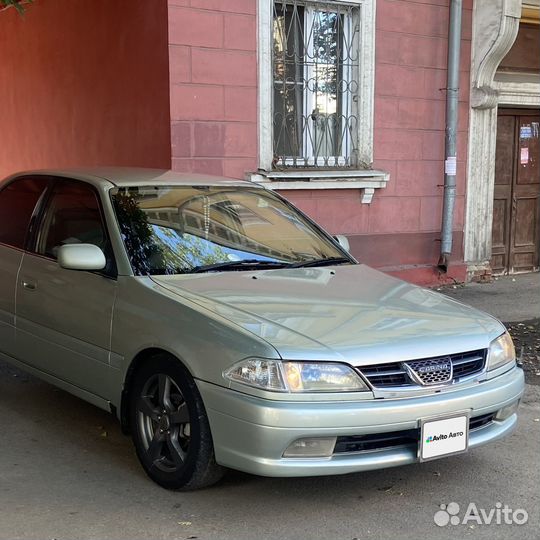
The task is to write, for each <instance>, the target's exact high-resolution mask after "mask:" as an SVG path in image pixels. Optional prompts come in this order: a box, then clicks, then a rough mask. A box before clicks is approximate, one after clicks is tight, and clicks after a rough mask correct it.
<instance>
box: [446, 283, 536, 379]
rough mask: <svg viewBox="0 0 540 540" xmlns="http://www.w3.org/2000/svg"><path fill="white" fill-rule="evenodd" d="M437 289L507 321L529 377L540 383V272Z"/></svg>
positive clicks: (526, 374)
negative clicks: (491, 281) (490, 281)
mask: <svg viewBox="0 0 540 540" xmlns="http://www.w3.org/2000/svg"><path fill="white" fill-rule="evenodd" d="M437 290H439V291H440V292H442V293H444V294H446V295H447V296H450V297H452V298H455V299H456V300H459V301H460V302H463V303H464V304H469V305H471V306H473V307H476V308H478V309H481V310H482V311H487V312H488V313H491V314H492V315H494V316H495V317H497V318H498V319H500V320H501V321H503V322H504V323H505V324H506V327H507V328H508V331H509V332H510V335H511V336H512V338H513V340H514V345H515V347H516V353H517V356H518V359H519V361H520V363H521V364H522V366H523V369H524V370H525V380H526V381H527V382H528V383H529V384H532V385H536V386H539V385H540V274H538V273H536V274H521V275H517V276H504V277H500V278H498V279H497V280H496V281H494V282H493V283H469V284H467V285H459V286H455V288H454V287H440V288H439V289H437Z"/></svg>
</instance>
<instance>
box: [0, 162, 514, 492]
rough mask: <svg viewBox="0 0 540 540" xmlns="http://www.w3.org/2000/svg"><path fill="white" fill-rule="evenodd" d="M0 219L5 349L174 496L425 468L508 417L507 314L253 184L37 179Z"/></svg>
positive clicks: (138, 175)
mask: <svg viewBox="0 0 540 540" xmlns="http://www.w3.org/2000/svg"><path fill="white" fill-rule="evenodd" d="M0 215H1V216H2V221H1V225H0V357H1V358H2V359H5V360H7V361H9V362H12V363H13V364H15V365H17V366H19V367H21V368H23V369H25V370H28V371H29V372H31V373H34V374H36V375H37V376H39V377H41V378H43V379H45V380H47V381H49V382H51V383H52V384H55V385H57V386H59V387H60V388H63V389H64V390H67V391H68V392H71V393H73V394H75V395H77V396H79V397H81V398H82V399H85V400H87V401H89V402H91V403H93V404H95V405H97V406H98V407H101V408H103V409H106V410H110V411H111V412H112V413H113V414H115V415H116V416H117V417H118V418H119V420H120V422H121V425H122V428H123V430H124V431H125V432H126V433H131V435H132V437H133V441H134V445H135V449H136V452H137V455H138V457H139V459H140V461H141V464H142V466H143V468H144V470H145V471H146V472H147V473H148V475H149V476H150V477H151V478H152V479H153V480H154V481H156V482H157V483H158V484H160V485H162V486H164V487H166V488H171V489H195V488H201V487H204V486H207V485H210V484H212V483H214V482H216V481H217V480H218V479H219V478H220V477H221V476H222V474H223V471H224V470H225V468H228V467H229V468H234V469H239V470H242V471H247V472H249V473H254V474H259V475H266V476H308V475H328V474H341V473H349V472H354V471H364V470H369V469H377V468H382V467H391V466H395V465H403V464H407V463H413V462H416V461H426V460H431V459H436V458H441V457H444V456H448V455H453V454H457V453H460V452H466V451H468V450H469V449H471V448H474V447H477V446H480V445H482V444H484V443H488V442H490V441H494V440H496V439H499V438H500V437H503V436H505V435H507V434H509V433H510V432H511V431H512V430H513V428H514V427H515V425H516V422H517V416H516V411H517V406H518V403H519V400H520V398H521V396H522V393H523V386H524V383H523V373H522V370H521V369H520V368H519V367H518V366H517V365H516V359H515V352H514V347H513V344H512V340H511V338H510V336H509V335H508V333H507V332H506V330H505V328H504V326H503V325H502V324H501V323H500V322H499V321H497V320H496V319H494V318H492V317H490V316H489V315H487V314H485V313H482V312H480V311H477V310H474V309H472V308H469V307H466V306H464V305H462V304H459V303H457V302H455V301H452V300H450V299H448V298H446V297H444V296H442V295H440V294H437V293H435V292H433V291H430V290H426V289H422V288H419V287H416V286H413V285H410V284H407V283H404V282H402V281H399V280H397V279H395V278H393V277H390V276H388V275H385V274H382V273H380V272H377V271H375V270H373V269H371V268H369V267H367V266H365V265H363V264H359V263H358V262H357V261H356V260H355V259H354V258H353V257H351V256H350V255H349V253H348V252H347V249H346V241H345V240H344V239H341V238H338V239H335V238H332V237H331V236H330V235H329V234H327V233H326V232H324V231H323V230H322V229H321V228H320V227H319V226H317V225H316V224H315V223H313V221H311V220H310V219H309V218H308V217H306V216H305V215H304V214H302V213H301V212H300V211H299V210H297V209H296V208H295V207H294V206H292V205H291V204H290V203H289V202H287V201H285V200H284V199H282V198H281V197H280V196H279V195H277V194H275V193H273V192H272V191H269V190H267V189H264V188H262V187H260V186H257V185H255V184H252V183H248V182H239V181H232V180H226V179H216V178H209V177H200V176H196V175H179V174H174V173H170V172H164V171H158V170H149V169H99V170H77V171H73V170H72V171H37V172H28V173H20V174H18V175H14V176H12V177H10V178H8V179H6V180H5V181H4V182H3V183H2V185H1V186H0ZM0 406H1V398H0Z"/></svg>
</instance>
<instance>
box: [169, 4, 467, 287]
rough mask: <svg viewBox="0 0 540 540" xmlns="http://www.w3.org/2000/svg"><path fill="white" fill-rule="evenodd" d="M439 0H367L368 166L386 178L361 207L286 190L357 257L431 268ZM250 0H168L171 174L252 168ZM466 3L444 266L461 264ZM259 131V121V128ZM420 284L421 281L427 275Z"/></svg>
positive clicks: (347, 197) (441, 127)
mask: <svg viewBox="0 0 540 540" xmlns="http://www.w3.org/2000/svg"><path fill="white" fill-rule="evenodd" d="M448 5H449V1H448V0H424V1H422V0H416V1H410V0H378V1H377V32H376V88H375V92H376V98H375V134H374V143H375V156H374V157H375V163H374V166H375V167H376V168H381V169H384V170H386V171H388V172H389V173H390V182H389V184H388V187H387V188H385V189H380V190H376V192H375V196H374V198H373V202H372V203H371V204H370V205H367V204H362V203H361V202H360V192H359V191H358V190H327V191H323V190H315V191H309V190H305V191H286V192H284V195H285V196H287V197H288V198H289V199H290V200H292V201H293V202H295V203H296V204H297V205H298V206H299V207H300V208H302V209H303V210H304V211H306V213H308V214H309V215H310V216H312V217H314V218H315V219H316V220H317V221H319V222H320V223H321V224H322V225H323V226H325V227H326V228H327V229H328V230H329V231H330V232H332V233H336V234H337V233H340V234H346V235H347V236H348V237H349V239H350V242H351V246H352V251H353V253H354V254H355V255H357V256H358V257H359V258H360V259H362V260H364V261H366V262H368V263H370V264H373V265H375V266H378V267H384V268H387V269H389V270H392V269H400V268H403V267H406V266H409V265H412V266H414V265H435V264H436V262H437V258H438V249H439V243H438V238H439V236H440V232H439V231H440V224H441V211H442V187H441V184H442V183H443V163H444V136H445V91H444V88H445V85H446V62H447V35H448V12H449V9H448ZM255 8H256V2H255V0H227V2H223V1H220V0H169V43H170V45H169V48H170V58H171V112H172V115H171V116H172V154H173V167H174V168H176V169H178V170H190V171H201V172H210V173H214V174H224V175H226V176H232V177H237V178H243V177H244V175H245V173H246V172H248V171H254V170H255V169H256V166H257V131H256V127H257V103H256V96H257V86H256V85H257V80H256V77H257V66H256V25H257V21H256V12H255ZM471 18H472V0H465V2H464V10H463V33H462V36H463V41H462V55H461V92H460V119H459V137H458V176H457V186H458V189H457V201H456V210H455V222H454V230H455V235H454V240H455V254H454V260H457V261H460V260H462V257H463V255H462V236H463V235H462V231H463V209H464V198H465V175H466V163H465V160H466V156H467V151H466V150H467V148H466V145H467V129H468V110H469V109H468V94H469V66H470V39H471ZM269 129H270V126H269ZM427 280H428V281H429V280H430V277H429V276H428V277H427Z"/></svg>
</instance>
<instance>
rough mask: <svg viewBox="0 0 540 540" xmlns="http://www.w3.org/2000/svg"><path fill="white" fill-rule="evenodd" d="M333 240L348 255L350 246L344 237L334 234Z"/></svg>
mask: <svg viewBox="0 0 540 540" xmlns="http://www.w3.org/2000/svg"><path fill="white" fill-rule="evenodd" d="M334 239H335V240H336V241H337V243H338V244H339V245H340V246H341V247H342V248H343V249H344V250H345V251H346V252H347V253H350V251H351V246H350V245H349V240H347V237H346V236H343V235H342V234H336V236H334Z"/></svg>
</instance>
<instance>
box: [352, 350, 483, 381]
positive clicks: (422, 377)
mask: <svg viewBox="0 0 540 540" xmlns="http://www.w3.org/2000/svg"><path fill="white" fill-rule="evenodd" d="M485 361H486V349H480V350H477V351H470V352H466V353H459V354H451V355H448V356H440V357H433V358H423V359H419V360H411V361H409V362H390V363H388V364H372V365H368V366H363V367H359V368H357V369H358V371H359V372H360V373H361V374H362V375H363V376H364V377H365V378H366V379H367V380H368V381H369V382H370V383H371V385H372V386H374V387H375V388H389V387H396V386H420V385H425V386H429V385H431V384H437V383H444V382H458V381H459V380H460V379H463V378H464V377H469V376H471V375H475V374H477V373H480V372H481V371H482V370H483V369H484V365H485ZM405 364H408V366H409V369H407V366H406V365H405ZM449 364H451V368H452V374H451V377H449V375H450V373H449V371H448V366H449ZM422 369H423V370H425V373H422V372H421V370H422ZM411 370H412V371H413V372H414V374H416V375H417V379H418V381H420V382H418V381H415V380H414V379H413V378H412V376H411Z"/></svg>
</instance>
